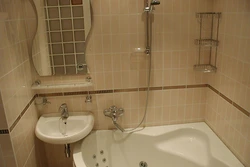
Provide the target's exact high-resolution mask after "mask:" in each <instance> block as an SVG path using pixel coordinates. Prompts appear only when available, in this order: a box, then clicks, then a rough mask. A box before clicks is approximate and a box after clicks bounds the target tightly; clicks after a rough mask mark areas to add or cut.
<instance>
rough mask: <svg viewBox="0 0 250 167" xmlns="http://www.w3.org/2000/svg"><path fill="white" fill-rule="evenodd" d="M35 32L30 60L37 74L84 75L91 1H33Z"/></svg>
mask: <svg viewBox="0 0 250 167" xmlns="http://www.w3.org/2000/svg"><path fill="white" fill-rule="evenodd" d="M34 4H35V5H34V6H35V7H36V10H37V22H38V25H37V33H36V36H35V38H34V41H33V46H32V59H33V64H34V66H35V68H36V71H37V73H38V74H39V75H40V76H50V75H72V74H86V73H87V72H88V70H87V64H86V61H85V48H86V41H87V37H88V34H89V32H90V29H91V5H90V0H34Z"/></svg>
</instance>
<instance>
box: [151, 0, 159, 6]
mask: <svg viewBox="0 0 250 167" xmlns="http://www.w3.org/2000/svg"><path fill="white" fill-rule="evenodd" d="M160 4H161V2H160V1H159V0H152V1H151V5H153V6H154V5H160Z"/></svg>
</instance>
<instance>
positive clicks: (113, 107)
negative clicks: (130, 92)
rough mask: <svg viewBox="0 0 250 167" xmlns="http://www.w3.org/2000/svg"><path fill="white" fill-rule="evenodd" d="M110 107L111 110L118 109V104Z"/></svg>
mask: <svg viewBox="0 0 250 167" xmlns="http://www.w3.org/2000/svg"><path fill="white" fill-rule="evenodd" d="M109 109H110V110H111V111H116V110H117V107H116V106H111V107H110V108H109Z"/></svg>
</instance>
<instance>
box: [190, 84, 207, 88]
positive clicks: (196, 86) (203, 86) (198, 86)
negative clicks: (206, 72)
mask: <svg viewBox="0 0 250 167" xmlns="http://www.w3.org/2000/svg"><path fill="white" fill-rule="evenodd" d="M205 87H208V84H199V85H187V88H205Z"/></svg>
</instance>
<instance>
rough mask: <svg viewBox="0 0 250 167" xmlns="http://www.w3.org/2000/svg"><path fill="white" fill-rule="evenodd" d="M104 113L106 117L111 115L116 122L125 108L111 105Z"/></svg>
mask: <svg viewBox="0 0 250 167" xmlns="http://www.w3.org/2000/svg"><path fill="white" fill-rule="evenodd" d="M103 113H104V115H105V116H106V117H110V118H111V119H112V121H114V122H116V121H117V119H118V118H119V117H120V116H122V115H123V113H124V109H123V108H117V107H116V106H111V107H109V108H108V109H105V110H104V111H103Z"/></svg>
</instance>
